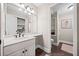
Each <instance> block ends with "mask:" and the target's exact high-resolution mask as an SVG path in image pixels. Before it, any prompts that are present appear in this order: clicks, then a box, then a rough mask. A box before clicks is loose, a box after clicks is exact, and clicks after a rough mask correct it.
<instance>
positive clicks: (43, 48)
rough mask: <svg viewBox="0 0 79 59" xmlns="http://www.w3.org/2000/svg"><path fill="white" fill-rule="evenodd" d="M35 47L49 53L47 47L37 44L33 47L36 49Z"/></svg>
mask: <svg viewBox="0 0 79 59" xmlns="http://www.w3.org/2000/svg"><path fill="white" fill-rule="evenodd" d="M37 48H40V49H42V50H44V51H45V52H46V53H51V50H50V49H49V48H46V47H43V46H41V45H37V46H36V47H35V49H37Z"/></svg>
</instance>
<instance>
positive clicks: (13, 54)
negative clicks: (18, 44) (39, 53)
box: [8, 49, 24, 56]
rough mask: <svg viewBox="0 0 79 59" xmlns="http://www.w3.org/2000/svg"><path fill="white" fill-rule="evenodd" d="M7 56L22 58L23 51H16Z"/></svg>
mask: <svg viewBox="0 0 79 59" xmlns="http://www.w3.org/2000/svg"><path fill="white" fill-rule="evenodd" d="M8 56H24V49H22V50H19V51H16V52H14V53H12V54H10V55H8Z"/></svg>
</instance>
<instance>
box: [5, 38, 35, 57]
mask: <svg viewBox="0 0 79 59" xmlns="http://www.w3.org/2000/svg"><path fill="white" fill-rule="evenodd" d="M34 44H35V40H34V39H32V40H27V41H23V42H19V43H16V44H13V45H9V46H6V47H4V56H6V55H9V54H11V53H14V52H15V51H18V50H20V49H24V48H25V47H27V48H28V47H29V46H31V45H34Z"/></svg>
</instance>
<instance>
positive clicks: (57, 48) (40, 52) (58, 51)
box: [36, 44, 73, 56]
mask: <svg viewBox="0 0 79 59" xmlns="http://www.w3.org/2000/svg"><path fill="white" fill-rule="evenodd" d="M36 56H73V55H72V54H70V53H67V52H65V51H62V50H61V44H60V45H59V46H55V45H52V48H51V53H46V52H45V51H43V50H42V49H40V48H37V49H36Z"/></svg>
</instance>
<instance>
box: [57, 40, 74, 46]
mask: <svg viewBox="0 0 79 59" xmlns="http://www.w3.org/2000/svg"><path fill="white" fill-rule="evenodd" d="M60 42H63V43H68V44H72V45H73V42H68V41H64V40H59V42H58V43H60Z"/></svg>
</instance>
